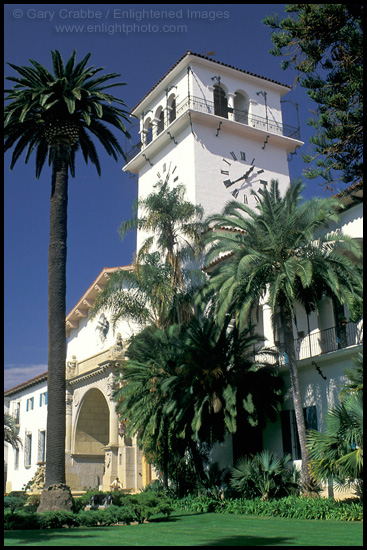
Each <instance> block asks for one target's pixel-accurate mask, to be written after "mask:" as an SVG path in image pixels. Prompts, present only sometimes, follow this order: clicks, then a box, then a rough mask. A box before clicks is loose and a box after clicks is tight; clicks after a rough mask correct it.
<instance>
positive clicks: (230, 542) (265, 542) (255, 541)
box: [198, 535, 293, 547]
mask: <svg viewBox="0 0 367 550" xmlns="http://www.w3.org/2000/svg"><path fill="white" fill-rule="evenodd" d="M285 544H286V545H287V546H293V545H292V539H291V538H287V537H252V536H249V537H246V535H240V536H235V537H227V538H223V539H219V540H215V541H210V542H208V543H207V544H198V546H223V547H226V546H283V545H285Z"/></svg>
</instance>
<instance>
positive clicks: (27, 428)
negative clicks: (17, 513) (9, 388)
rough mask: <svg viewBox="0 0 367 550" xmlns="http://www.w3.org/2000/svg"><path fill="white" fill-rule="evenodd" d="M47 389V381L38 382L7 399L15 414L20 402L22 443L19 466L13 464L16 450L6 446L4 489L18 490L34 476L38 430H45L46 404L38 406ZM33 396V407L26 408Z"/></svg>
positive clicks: (37, 451)
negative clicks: (28, 453) (28, 457)
mask: <svg viewBox="0 0 367 550" xmlns="http://www.w3.org/2000/svg"><path fill="white" fill-rule="evenodd" d="M46 391H47V381H46V380H45V381H44V382H40V383H39V384H37V385H36V386H31V387H30V388H28V389H24V390H22V391H19V393H16V394H14V395H12V396H11V399H10V400H9V412H10V414H15V411H16V404H17V403H20V416H19V420H20V425H19V437H20V438H21V440H22V443H23V445H22V446H21V447H20V448H19V466H18V467H16V465H15V458H16V451H15V450H14V449H13V448H12V447H11V446H10V445H7V446H8V474H7V485H6V491H7V492H9V491H20V490H22V488H23V486H24V485H25V484H27V483H28V482H29V481H30V480H31V479H32V477H33V476H34V474H35V472H36V470H37V468H38V465H37V462H38V461H39V449H38V447H39V437H40V436H39V432H40V431H46V423H47V405H46V404H44V402H43V403H42V405H41V406H40V395H41V394H42V393H45V392H46ZM32 397H33V400H34V406H33V409H32V410H31V409H29V410H28V411H27V410H26V409H27V400H28V399H31V398H32ZM26 434H31V435H32V450H31V461H30V462H31V463H30V466H25V443H26Z"/></svg>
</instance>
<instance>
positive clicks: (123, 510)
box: [4, 491, 173, 530]
mask: <svg viewBox="0 0 367 550" xmlns="http://www.w3.org/2000/svg"><path fill="white" fill-rule="evenodd" d="M107 494H109V493H103V492H102V491H90V492H88V493H86V494H85V495H83V496H82V497H80V498H78V499H75V509H74V511H73V512H69V511H63V510H60V511H59V510H58V511H49V512H43V513H41V514H38V513H34V512H32V511H31V510H30V509H28V507H27V506H22V502H23V503H24V499H20V498H16V497H6V501H5V507H6V513H5V520H4V525H5V529H12V530H13V529H58V528H61V527H76V526H85V527H103V526H109V525H114V524H116V523H126V524H127V525H129V524H130V523H131V522H135V521H136V522H138V523H143V522H144V521H147V520H149V519H150V518H151V517H152V516H153V515H164V516H165V517H166V518H167V519H168V518H169V516H170V514H171V513H172V511H173V506H172V501H171V499H170V498H169V497H167V496H166V495H164V494H156V493H154V492H144V493H140V494H137V495H127V494H124V493H122V492H116V493H111V496H112V497H115V499H113V500H115V502H118V503H119V504H118V505H116V504H113V505H111V506H108V507H107V508H104V509H96V510H93V509H92V510H85V509H84V508H85V506H87V504H89V501H90V497H91V496H92V495H93V496H96V497H97V500H99V501H100V502H102V501H103V499H104V498H105V496H106V495H107ZM13 501H16V503H17V506H16V507H15V508H14V510H13V511H12V504H13Z"/></svg>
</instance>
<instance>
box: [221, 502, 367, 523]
mask: <svg viewBox="0 0 367 550" xmlns="http://www.w3.org/2000/svg"><path fill="white" fill-rule="evenodd" d="M222 511H223V512H227V513H230V514H246V515H255V516H279V517H283V518H295V519H326V520H330V519H332V520H344V521H362V520H363V504H362V502H361V501H360V500H358V499H348V500H341V501H337V500H334V499H332V498H321V497H317V498H311V497H308V498H307V497H293V496H290V497H285V498H282V499H277V500H275V499H274V500H268V501H264V500H261V499H260V498H256V499H253V500H246V499H229V500H228V501H226V502H225V504H224V506H223V508H222Z"/></svg>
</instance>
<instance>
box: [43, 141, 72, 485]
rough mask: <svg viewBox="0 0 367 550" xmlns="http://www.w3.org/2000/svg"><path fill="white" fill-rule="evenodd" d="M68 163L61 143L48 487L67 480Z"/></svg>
mask: <svg viewBox="0 0 367 550" xmlns="http://www.w3.org/2000/svg"><path fill="white" fill-rule="evenodd" d="M67 202H68V166H67V162H66V159H65V155H64V154H63V148H62V146H60V148H59V151H58V155H57V158H56V159H55V161H54V163H53V168H52V189H51V208H50V242H49V255H48V377H47V384H48V414H47V447H46V453H47V454H46V481H45V487H48V486H50V485H54V484H60V483H61V484H64V483H65V435H66V424H65V413H66V408H65V389H66V383H65V361H66V335H65V315H66V304H65V295H66V235H67Z"/></svg>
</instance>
